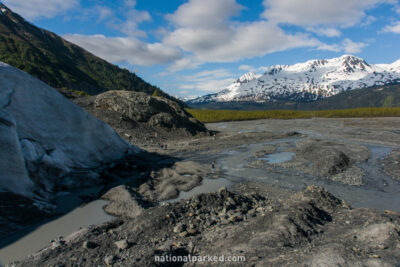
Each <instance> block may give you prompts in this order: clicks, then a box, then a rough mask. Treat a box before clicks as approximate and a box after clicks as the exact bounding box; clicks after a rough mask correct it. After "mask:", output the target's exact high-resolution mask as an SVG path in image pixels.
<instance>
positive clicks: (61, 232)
mask: <svg viewBox="0 0 400 267" xmlns="http://www.w3.org/2000/svg"><path fill="white" fill-rule="evenodd" d="M97 189H98V188H92V189H90V190H94V191H96V190H97ZM81 193H82V192H81ZM86 193H87V192H86ZM79 201H81V200H80V199H79V194H69V195H65V196H63V197H61V198H60V199H59V202H65V203H68V206H70V205H72V204H77V203H79ZM107 203H108V202H107V201H105V200H95V201H92V202H89V203H87V204H85V205H83V206H79V207H77V208H75V209H73V210H72V211H69V212H68V213H66V214H65V215H63V216H61V217H59V218H57V219H54V220H51V221H48V222H47V223H43V224H40V225H35V226H32V227H29V228H27V229H24V230H22V232H18V233H16V234H15V235H11V236H9V237H7V238H6V239H3V240H1V241H0V266H2V264H9V263H11V262H13V261H16V260H21V259H24V258H25V257H26V256H28V255H30V254H33V253H36V252H38V251H39V250H41V249H43V248H45V247H47V246H49V245H50V241H51V240H57V238H58V237H59V236H63V237H65V236H67V235H69V234H71V233H73V232H75V231H78V230H79V229H80V228H86V227H89V226H91V225H98V224H102V223H104V222H107V221H111V220H112V219H114V217H113V216H111V215H108V214H107V213H105V212H104V210H103V206H104V205H106V204H107ZM60 207H61V208H60V209H59V211H60V212H61V211H63V210H64V211H65V209H68V207H67V206H66V205H61V206H60Z"/></svg>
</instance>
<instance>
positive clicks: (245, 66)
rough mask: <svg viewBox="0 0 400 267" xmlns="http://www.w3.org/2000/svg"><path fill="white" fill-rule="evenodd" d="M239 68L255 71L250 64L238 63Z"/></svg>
mask: <svg viewBox="0 0 400 267" xmlns="http://www.w3.org/2000/svg"><path fill="white" fill-rule="evenodd" d="M239 70H244V71H251V72H255V71H256V69H255V68H254V67H253V66H250V65H240V66H239Z"/></svg>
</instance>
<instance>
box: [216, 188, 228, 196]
mask: <svg viewBox="0 0 400 267" xmlns="http://www.w3.org/2000/svg"><path fill="white" fill-rule="evenodd" d="M227 191H228V190H227V189H226V187H225V186H223V187H221V188H220V189H218V193H220V194H222V193H225V192H227Z"/></svg>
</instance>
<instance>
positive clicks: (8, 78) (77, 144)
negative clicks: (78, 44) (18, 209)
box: [0, 62, 139, 196]
mask: <svg viewBox="0 0 400 267" xmlns="http://www.w3.org/2000/svg"><path fill="white" fill-rule="evenodd" d="M126 149H131V150H133V151H135V152H137V151H139V149H138V148H136V147H132V146H130V145H129V144H128V143H127V142H126V141H124V140H123V139H122V138H121V137H120V136H119V135H118V134H117V133H116V132H115V131H114V130H113V129H112V128H111V127H110V126H109V125H107V124H106V123H104V122H102V121H100V120H98V119H96V118H94V117H93V116H91V115H90V114H88V113H87V112H86V111H85V110H83V109H82V108H80V107H79V106H77V105H75V104H74V103H72V102H71V101H69V100H68V99H66V98H65V97H64V96H62V95H61V94H59V93H58V92H57V91H56V90H55V89H54V88H51V87H50V86H48V85H46V84H45V83H43V82H41V81H39V80H38V79H36V78H33V77H32V76H30V75H29V74H27V73H24V72H22V71H20V70H17V69H15V68H13V67H11V66H9V65H7V64H5V63H1V62H0V191H10V192H15V193H18V194H22V195H26V196H32V194H33V193H32V192H33V191H34V190H38V191H48V192H51V191H52V190H53V189H54V187H56V186H58V185H59V184H63V185H66V184H67V185H68V186H69V187H75V186H76V187H79V186H81V185H82V184H85V183H88V181H91V180H93V179H95V178H96V177H97V176H96V175H95V174H94V173H93V171H91V170H93V169H95V168H98V167H101V166H102V165H104V164H105V163H109V162H112V161H115V160H118V159H120V158H122V157H123V156H124V152H125V150H126ZM82 170H83V173H84V174H83V175H81V176H79V175H78V176H77V175H76V173H74V172H77V171H79V172H80V173H82ZM85 170H86V171H85Z"/></svg>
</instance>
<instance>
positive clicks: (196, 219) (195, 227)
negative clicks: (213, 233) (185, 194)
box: [166, 187, 271, 237]
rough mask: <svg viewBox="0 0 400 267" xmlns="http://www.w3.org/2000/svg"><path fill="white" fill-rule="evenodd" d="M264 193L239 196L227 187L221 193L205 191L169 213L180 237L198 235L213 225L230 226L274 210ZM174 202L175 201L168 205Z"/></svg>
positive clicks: (174, 229)
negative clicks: (206, 192)
mask: <svg viewBox="0 0 400 267" xmlns="http://www.w3.org/2000/svg"><path fill="white" fill-rule="evenodd" d="M268 203H269V202H268V200H267V199H266V198H264V197H263V196H261V195H258V194H253V195H248V196H245V195H239V194H235V193H232V192H229V191H228V190H227V189H226V188H225V187H222V188H221V189H219V191H218V193H210V194H201V195H197V196H195V197H193V198H191V199H189V200H185V201H182V202H181V205H179V206H177V207H175V208H174V209H172V211H171V212H169V213H168V214H167V215H166V219H167V220H168V222H169V224H170V225H173V232H174V233H175V234H176V236H177V237H187V236H193V235H197V234H199V233H200V232H202V231H203V230H205V229H209V227H211V226H213V225H228V224H232V223H235V222H239V221H244V220H247V219H248V218H249V217H254V216H256V215H257V214H260V213H263V212H265V211H266V210H269V209H271V207H268ZM167 205H171V204H167Z"/></svg>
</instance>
